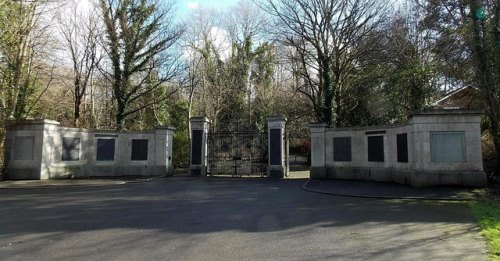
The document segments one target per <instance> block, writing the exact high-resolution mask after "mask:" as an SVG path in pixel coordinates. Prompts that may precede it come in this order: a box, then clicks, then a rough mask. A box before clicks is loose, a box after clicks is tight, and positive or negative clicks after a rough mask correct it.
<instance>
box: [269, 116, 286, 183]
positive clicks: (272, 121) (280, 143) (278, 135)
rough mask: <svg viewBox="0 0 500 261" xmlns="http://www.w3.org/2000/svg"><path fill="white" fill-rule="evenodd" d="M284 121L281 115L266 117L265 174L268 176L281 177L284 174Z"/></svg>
mask: <svg viewBox="0 0 500 261" xmlns="http://www.w3.org/2000/svg"><path fill="white" fill-rule="evenodd" d="M285 122H286V118H285V117H281V116H277V117H269V118H267V135H268V157H269V158H268V160H269V163H268V167H267V176H268V177H270V178H283V177H284V176H285V174H286V164H285V142H284V135H285Z"/></svg>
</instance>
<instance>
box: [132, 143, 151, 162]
mask: <svg viewBox="0 0 500 261" xmlns="http://www.w3.org/2000/svg"><path fill="white" fill-rule="evenodd" d="M131 160H148V140H146V139H138V140H132V151H131Z"/></svg>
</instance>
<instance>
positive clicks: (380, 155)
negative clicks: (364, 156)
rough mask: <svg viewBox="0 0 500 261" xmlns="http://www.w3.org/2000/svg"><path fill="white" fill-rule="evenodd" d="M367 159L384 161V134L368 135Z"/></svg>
mask: <svg viewBox="0 0 500 261" xmlns="http://www.w3.org/2000/svg"><path fill="white" fill-rule="evenodd" d="M368 161H372V162H383V161H384V136H369V137H368Z"/></svg>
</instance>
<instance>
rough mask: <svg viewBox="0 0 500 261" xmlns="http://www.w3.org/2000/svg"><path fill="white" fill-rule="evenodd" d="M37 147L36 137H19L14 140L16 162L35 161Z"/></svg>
mask: <svg viewBox="0 0 500 261" xmlns="http://www.w3.org/2000/svg"><path fill="white" fill-rule="evenodd" d="M34 147H35V137H34V136H17V137H15V138H14V146H13V148H14V160H33V154H34V153H33V149H34Z"/></svg>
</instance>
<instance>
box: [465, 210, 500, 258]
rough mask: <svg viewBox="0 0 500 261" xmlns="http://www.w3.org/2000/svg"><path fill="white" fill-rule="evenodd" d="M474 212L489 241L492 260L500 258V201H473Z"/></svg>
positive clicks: (483, 233) (482, 232)
mask: <svg viewBox="0 0 500 261" xmlns="http://www.w3.org/2000/svg"><path fill="white" fill-rule="evenodd" d="M471 208H472V213H473V214H474V216H475V217H476V219H477V221H478V222H479V226H480V227H481V234H482V235H483V236H484V237H485V238H486V240H487V241H488V252H489V259H490V260H500V202H498V201H490V202H479V201H475V202H472V203H471Z"/></svg>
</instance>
